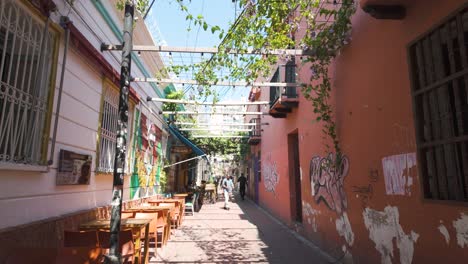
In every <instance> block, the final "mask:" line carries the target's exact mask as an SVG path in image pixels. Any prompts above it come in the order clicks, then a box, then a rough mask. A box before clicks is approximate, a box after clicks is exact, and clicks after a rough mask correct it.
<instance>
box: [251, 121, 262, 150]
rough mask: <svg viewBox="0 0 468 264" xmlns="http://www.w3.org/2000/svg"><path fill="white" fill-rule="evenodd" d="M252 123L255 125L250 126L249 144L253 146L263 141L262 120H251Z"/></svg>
mask: <svg viewBox="0 0 468 264" xmlns="http://www.w3.org/2000/svg"><path fill="white" fill-rule="evenodd" d="M250 123H251V124H253V125H252V126H249V127H250V129H251V131H250V132H249V140H248V143H249V144H251V145H256V144H258V143H259V142H260V139H261V125H260V118H253V119H251V120H250Z"/></svg>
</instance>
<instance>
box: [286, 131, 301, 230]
mask: <svg viewBox="0 0 468 264" xmlns="http://www.w3.org/2000/svg"><path fill="white" fill-rule="evenodd" d="M288 152H289V154H288V159H289V192H290V198H291V200H290V202H291V218H292V220H293V221H296V222H299V223H302V195H301V175H300V169H299V168H300V163H299V137H298V134H297V131H296V132H294V133H291V134H289V135H288Z"/></svg>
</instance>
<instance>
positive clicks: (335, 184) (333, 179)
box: [310, 153, 349, 214]
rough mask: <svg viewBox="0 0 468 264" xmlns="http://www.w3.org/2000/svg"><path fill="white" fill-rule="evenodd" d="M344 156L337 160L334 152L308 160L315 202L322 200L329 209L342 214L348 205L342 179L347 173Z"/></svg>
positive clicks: (346, 160) (346, 161) (347, 166)
mask: <svg viewBox="0 0 468 264" xmlns="http://www.w3.org/2000/svg"><path fill="white" fill-rule="evenodd" d="M348 170H349V161H348V158H347V157H346V156H341V158H340V160H337V157H336V155H335V154H332V153H330V154H329V155H328V156H327V157H323V158H322V157H320V156H317V157H314V158H312V160H311V161H310V184H311V188H312V195H313V196H314V197H315V202H316V203H320V202H321V201H323V202H324V203H325V204H326V205H327V206H328V207H329V208H330V209H331V210H333V211H335V212H336V213H338V214H342V213H343V212H344V211H345V210H346V208H347V207H348V201H347V198H346V194H345V191H344V179H345V177H346V176H347V175H348Z"/></svg>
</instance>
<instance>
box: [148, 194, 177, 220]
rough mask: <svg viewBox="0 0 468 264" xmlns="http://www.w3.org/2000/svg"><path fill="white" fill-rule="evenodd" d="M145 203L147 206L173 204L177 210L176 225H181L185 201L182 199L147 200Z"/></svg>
mask: <svg viewBox="0 0 468 264" xmlns="http://www.w3.org/2000/svg"><path fill="white" fill-rule="evenodd" d="M147 203H149V204H156V205H159V204H160V203H173V204H175V207H176V208H177V207H178V209H179V219H178V221H177V225H181V224H182V215H183V214H184V211H183V210H185V199H184V198H180V197H179V198H177V197H176V198H169V199H151V200H148V201H147Z"/></svg>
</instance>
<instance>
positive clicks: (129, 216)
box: [120, 211, 135, 219]
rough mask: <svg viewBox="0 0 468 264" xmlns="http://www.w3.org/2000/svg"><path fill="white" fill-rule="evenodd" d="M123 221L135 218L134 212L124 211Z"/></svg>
mask: <svg viewBox="0 0 468 264" xmlns="http://www.w3.org/2000/svg"><path fill="white" fill-rule="evenodd" d="M120 218H121V219H128V218H135V212H132V211H128V212H126V211H122V214H121V216H120Z"/></svg>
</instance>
